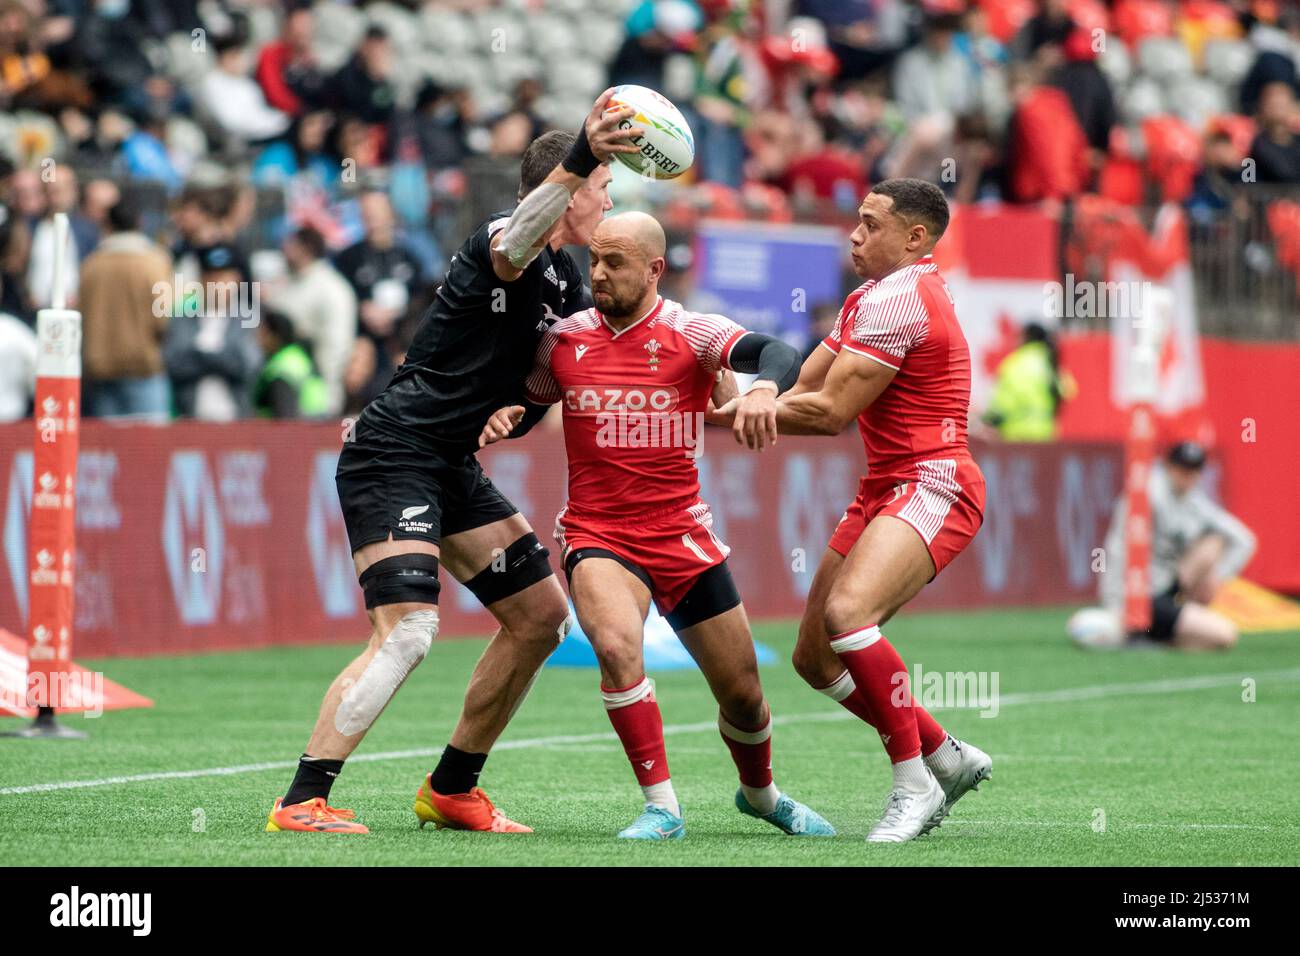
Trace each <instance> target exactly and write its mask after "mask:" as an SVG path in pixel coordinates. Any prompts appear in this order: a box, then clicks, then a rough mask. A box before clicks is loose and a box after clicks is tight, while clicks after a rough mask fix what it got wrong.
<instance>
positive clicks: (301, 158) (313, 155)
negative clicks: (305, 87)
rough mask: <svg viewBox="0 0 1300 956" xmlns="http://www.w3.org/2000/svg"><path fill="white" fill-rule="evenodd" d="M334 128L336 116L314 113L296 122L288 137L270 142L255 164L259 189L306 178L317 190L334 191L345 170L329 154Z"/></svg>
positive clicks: (254, 181) (254, 176)
mask: <svg viewBox="0 0 1300 956" xmlns="http://www.w3.org/2000/svg"><path fill="white" fill-rule="evenodd" d="M333 125H334V114H332V113H330V112H329V111H328V110H313V111H312V112H310V113H303V114H302V115H301V116H299V117H297V118H296V119H294V120H293V124H292V125H291V126H290V127H289V131H288V135H286V136H285V137H284V138H282V139H277V140H275V141H274V142H272V143H268V144H267V146H266V148H264V149H263V150H262V152H261V153H259V154H258V156H257V159H256V160H255V161H254V163H253V183H254V184H255V185H257V186H259V187H260V186H283V185H285V184H287V183H288V182H290V181H291V180H293V179H295V178H296V177H299V176H304V177H308V178H310V179H311V181H312V182H313V183H314V184H315V185H316V186H317V187H323V188H325V189H327V190H333V189H335V188H336V187H337V185H338V183H339V182H340V173H341V172H342V167H341V166H340V165H339V161H338V158H337V157H335V156H333V155H331V154H330V152H329V146H328V144H329V135H330V129H331V128H332V127H333Z"/></svg>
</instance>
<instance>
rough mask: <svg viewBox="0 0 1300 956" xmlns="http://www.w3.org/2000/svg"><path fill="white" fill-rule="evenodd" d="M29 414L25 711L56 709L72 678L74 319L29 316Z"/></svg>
mask: <svg viewBox="0 0 1300 956" xmlns="http://www.w3.org/2000/svg"><path fill="white" fill-rule="evenodd" d="M36 342H37V350H38V351H37V357H36V410H35V416H34V417H35V426H36V429H35V434H34V436H33V443H32V517H31V526H30V530H29V532H28V542H27V546H28V548H27V558H28V564H27V566H28V568H29V569H30V578H29V580H28V587H29V589H30V595H31V597H30V601H31V608H30V612H29V614H28V617H27V636H28V645H27V672H28V674H31V675H36V674H41V675H44V676H43V679H41V680H38V681H32V682H29V689H30V692H31V694H30V697H29V699H28V700H27V704H28V705H29V706H41V707H55V708H61V707H63V706H64V703H63V701H62V700H60V699H59V696H58V693H59V689H60V688H61V687H64V686H68V681H67V680H61V679H60V677H65V678H66V676H67V675H69V674H70V673H72V666H73V665H72V627H73V609H72V605H73V598H74V594H75V589H74V580H73V576H74V574H75V571H76V553H77V551H76V514H77V509H76V504H77V496H76V483H77V448H78V444H79V438H80V430H81V429H80V422H81V409H80V407H79V406H80V401H81V313H80V312H74V311H72V310H70V309H41V310H40V311H39V312H38V313H37V314H36Z"/></svg>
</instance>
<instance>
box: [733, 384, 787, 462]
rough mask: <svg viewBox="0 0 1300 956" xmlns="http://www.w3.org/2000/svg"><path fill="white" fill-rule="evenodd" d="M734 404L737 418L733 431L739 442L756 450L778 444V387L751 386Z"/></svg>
mask: <svg viewBox="0 0 1300 956" xmlns="http://www.w3.org/2000/svg"><path fill="white" fill-rule="evenodd" d="M729 404H730V403H729ZM734 404H735V406H736V419H735V421H734V422H733V423H732V426H731V431H732V433H733V434H734V435H735V436H736V441H737V442H739V443H740V444H742V445H744V446H745V447H747V448H751V449H753V450H755V451H762V450H763V449H764V447H766V446H767V445H775V444H776V389H774V388H766V387H762V386H760V387H759V388H751V389H750V390H749V391H748V392H747V393H746V394H744V395H742V396H741V397H740V398H738V399H736V400H735V402H734Z"/></svg>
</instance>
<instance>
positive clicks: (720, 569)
mask: <svg viewBox="0 0 1300 956" xmlns="http://www.w3.org/2000/svg"><path fill="white" fill-rule="evenodd" d="M739 603H740V592H739V591H738V590H736V582H735V581H734V580H732V578H731V569H730V568H728V567H727V562H726V561H723V562H722V563H721V564H715V565H714V566H713V567H711V568H709V570H707V571H705V572H704V573H703V574H701V575H700V576H699V577H698V578H696V579H695V583H694V584H692V585H691V589H690V590H689V591H687V592H686V596H685V597H684V598H682V599H681V600H680V601H678V602H677V606H676V607H675V608H673V609H672V610H671V611H669V612H668V613H667V614H665V615H664V618H665V619H667V621H668V626H669V627H671V628H672V629H673V630H674V631H678V632H680V631H684V630H686V628H688V627H694V626H695V625H696V624H699V623H700V622H701V621H707V620H708V619H709V618H711V617H717V616H718V615H719V614H722V613H724V612H726V611H730V610H731V609H732V608H733V607H735V606H736V605H737V604H739Z"/></svg>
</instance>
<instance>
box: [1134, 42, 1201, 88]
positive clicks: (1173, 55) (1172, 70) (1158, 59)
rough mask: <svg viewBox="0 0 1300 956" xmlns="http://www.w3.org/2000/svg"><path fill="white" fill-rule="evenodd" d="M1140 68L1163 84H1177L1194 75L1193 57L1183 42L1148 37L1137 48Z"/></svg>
mask: <svg viewBox="0 0 1300 956" xmlns="http://www.w3.org/2000/svg"><path fill="white" fill-rule="evenodd" d="M1137 54H1138V55H1137V59H1138V68H1139V69H1140V70H1141V72H1142V73H1143V74H1145V75H1146V76H1149V77H1152V78H1153V79H1156V80H1160V81H1161V82H1163V83H1166V84H1168V83H1176V82H1179V81H1180V80H1182V79H1183V78H1185V77H1189V76H1191V75H1192V73H1193V67H1192V55H1191V54H1190V53H1189V52H1188V51H1187V47H1185V46H1183V44H1182V41H1181V40H1174V39H1171V38H1169V37H1147V38H1146V39H1144V40H1142V41H1141V42H1140V43H1139V44H1138V47H1137Z"/></svg>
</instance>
